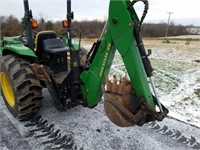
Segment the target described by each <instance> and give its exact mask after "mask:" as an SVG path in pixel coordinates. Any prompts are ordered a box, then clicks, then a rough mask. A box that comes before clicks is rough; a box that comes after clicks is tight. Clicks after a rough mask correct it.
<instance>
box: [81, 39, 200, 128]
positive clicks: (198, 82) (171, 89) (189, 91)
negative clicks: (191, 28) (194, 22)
mask: <svg viewBox="0 0 200 150" xmlns="http://www.w3.org/2000/svg"><path fill="white" fill-rule="evenodd" d="M90 42H91V41H90V40H89V41H88V40H86V41H84V44H86V45H87V46H88V45H89V43H90ZM186 43H187V40H186V39H185V40H183V39H182V40H174V41H173V40H170V43H169V44H167V43H163V42H162V40H157V39H146V40H144V44H145V47H146V49H151V50H152V55H151V56H150V60H151V63H152V65H153V68H154V70H155V71H154V80H155V85H156V88H157V90H158V95H159V97H160V100H161V101H162V103H163V104H165V105H166V106H167V107H168V109H169V111H170V113H169V115H170V116H173V117H175V118H177V119H180V120H183V121H185V122H188V123H190V124H194V125H196V126H199V127H200V109H199V108H200V63H199V61H200V41H198V40H192V41H191V42H190V44H186ZM88 47H89V46H88ZM125 72H126V69H125V67H124V65H123V62H122V59H121V57H120V55H119V54H118V53H116V56H115V59H114V63H113V66H112V67H111V73H110V74H111V75H117V76H124V75H125V74H126V73H125Z"/></svg>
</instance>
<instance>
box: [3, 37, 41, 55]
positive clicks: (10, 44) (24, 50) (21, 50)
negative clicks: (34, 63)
mask: <svg viewBox="0 0 200 150" xmlns="http://www.w3.org/2000/svg"><path fill="white" fill-rule="evenodd" d="M19 38H20V37H19V36H16V37H3V42H2V45H1V55H4V54H5V53H8V52H12V53H16V54H19V55H24V56H30V57H37V56H36V55H35V52H34V51H33V50H32V49H30V48H28V47H26V46H24V44H23V43H22V42H21V41H20V39H19Z"/></svg>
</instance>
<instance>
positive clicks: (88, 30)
mask: <svg viewBox="0 0 200 150" xmlns="http://www.w3.org/2000/svg"><path fill="white" fill-rule="evenodd" d="M0 22H1V36H17V35H22V34H23V32H24V31H25V30H26V23H25V19H24V18H22V19H21V20H18V19H17V18H16V17H14V16H13V15H10V16H8V17H5V16H0ZM104 24H105V22H102V21H98V20H93V21H86V20H85V21H73V23H72V26H73V28H78V29H80V30H81V32H82V37H83V38H97V37H99V36H100V34H101V31H102V29H103V27H104ZM61 28H62V21H56V22H52V21H51V20H47V21H46V20H45V19H43V18H41V19H39V20H38V28H37V29H36V32H39V31H43V30H54V31H55V32H57V33H58V34H60V29H61ZM166 28H167V24H166V23H157V24H154V23H144V24H143V25H142V29H141V32H142V36H143V37H164V36H165V34H166ZM187 34H189V33H188V30H187V26H183V25H175V24H174V23H171V24H170V25H169V30H168V36H177V35H187Z"/></svg>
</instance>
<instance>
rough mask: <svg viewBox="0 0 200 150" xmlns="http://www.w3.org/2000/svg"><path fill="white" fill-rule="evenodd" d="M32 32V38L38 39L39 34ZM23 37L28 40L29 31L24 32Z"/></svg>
mask: <svg viewBox="0 0 200 150" xmlns="http://www.w3.org/2000/svg"><path fill="white" fill-rule="evenodd" d="M31 32H32V38H33V39H35V37H36V35H37V32H36V31H34V30H31ZM23 36H24V37H25V38H26V39H28V30H25V31H24V32H23Z"/></svg>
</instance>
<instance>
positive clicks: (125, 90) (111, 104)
mask: <svg viewBox="0 0 200 150" xmlns="http://www.w3.org/2000/svg"><path fill="white" fill-rule="evenodd" d="M103 96H104V109H105V112H106V115H107V117H108V118H109V119H110V121H112V122H113V123H114V124H115V125H117V126H120V127H128V126H134V125H138V126H142V125H143V124H144V123H147V122H150V121H155V120H158V121H161V120H162V119H163V118H164V116H166V114H167V113H168V111H165V112H163V113H157V112H156V111H155V110H153V109H152V108H151V107H150V106H149V105H148V104H147V103H146V102H145V100H144V99H143V98H142V99H140V100H138V99H137V97H136V95H135V93H134V89H133V88H132V85H131V82H130V81H129V80H127V79H126V78H122V79H120V81H119V82H118V81H117V79H116V77H115V76H114V77H113V81H112V82H111V81H109V80H108V77H106V89H104V90H103Z"/></svg>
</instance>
